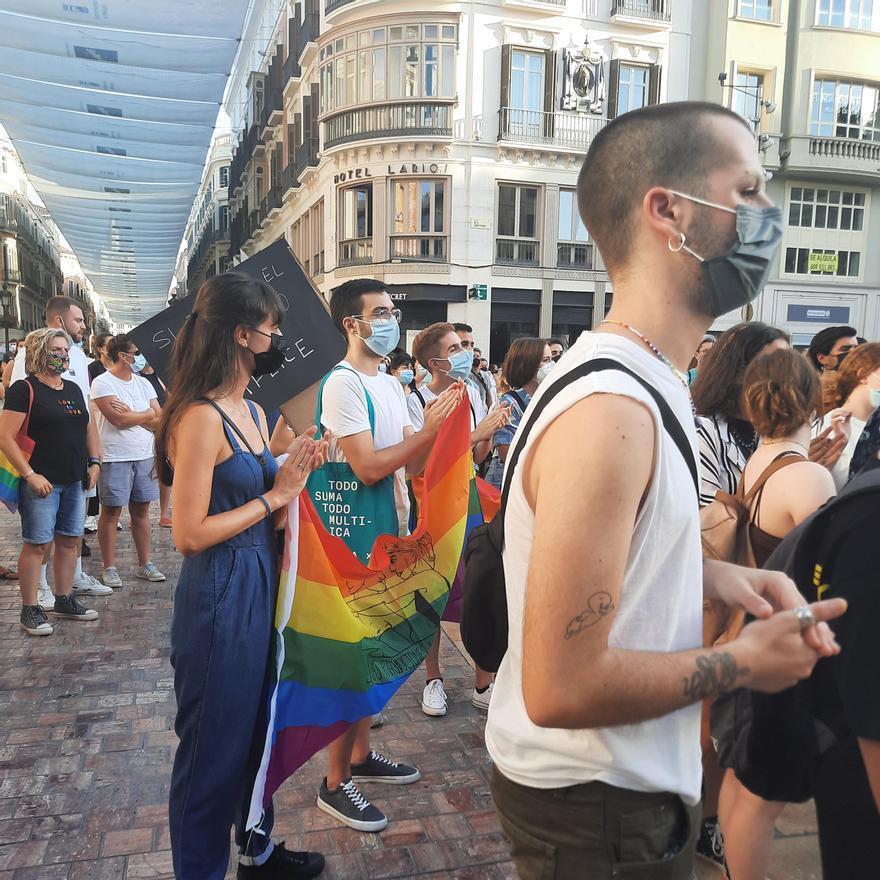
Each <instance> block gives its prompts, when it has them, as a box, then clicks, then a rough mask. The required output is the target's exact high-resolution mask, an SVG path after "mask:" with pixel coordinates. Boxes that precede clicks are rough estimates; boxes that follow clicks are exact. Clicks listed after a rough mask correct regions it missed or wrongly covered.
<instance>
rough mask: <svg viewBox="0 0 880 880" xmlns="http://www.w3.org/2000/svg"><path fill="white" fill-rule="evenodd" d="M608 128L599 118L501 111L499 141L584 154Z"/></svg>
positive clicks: (504, 108)
mask: <svg viewBox="0 0 880 880" xmlns="http://www.w3.org/2000/svg"><path fill="white" fill-rule="evenodd" d="M607 124H608V120H607V119H602V118H601V117H599V116H580V115H578V114H576V113H566V112H563V111H556V112H553V113H545V112H544V111H543V110H519V109H517V108H515V107H502V108H501V110H500V111H499V125H498V140H499V141H509V142H510V143H515V144H524V145H528V146H533V147H540V148H544V149H551V150H571V151H573V152H578V153H586V151H587V150H588V149H589V147H590V144H591V143H592V142H593V138H594V137H596V135H597V134H598V133H599V132H600V131H601V130H602V129H603V128H604V127H605V126H606V125H607Z"/></svg>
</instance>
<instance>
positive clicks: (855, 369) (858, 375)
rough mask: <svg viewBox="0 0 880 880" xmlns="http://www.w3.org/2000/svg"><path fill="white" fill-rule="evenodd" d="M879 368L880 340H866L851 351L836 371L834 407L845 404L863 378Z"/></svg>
mask: <svg viewBox="0 0 880 880" xmlns="http://www.w3.org/2000/svg"><path fill="white" fill-rule="evenodd" d="M877 369H880V342H866V343H865V344H864V345H860V346H859V347H858V348H854V349H853V350H852V351H851V352H849V353H848V354H847V356H846V357H845V358H843V360H842V361H841V362H840V366H839V367H838V368H837V370H836V372H835V373H834V382H833V388H832V390H833V392H834V407H838V406H843V405H844V404H845V403H846V401H847V400H848V399H849V396H850V394H852V393H853V391H855V390H856V388H858V387H859V384H860V383H861V381H862V379H865V378H867V377H868V376H870V375H871V373H873V372H874V371H875V370H877ZM834 407H832V409H833V408H834Z"/></svg>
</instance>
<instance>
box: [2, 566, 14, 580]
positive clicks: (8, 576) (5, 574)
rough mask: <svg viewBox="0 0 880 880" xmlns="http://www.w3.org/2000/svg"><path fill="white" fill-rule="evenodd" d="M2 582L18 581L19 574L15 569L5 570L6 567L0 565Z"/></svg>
mask: <svg viewBox="0 0 880 880" xmlns="http://www.w3.org/2000/svg"><path fill="white" fill-rule="evenodd" d="M0 580H4V581H17V580H18V572H17V571H16V570H15V569H14V568H5V567H4V566H2V565H0Z"/></svg>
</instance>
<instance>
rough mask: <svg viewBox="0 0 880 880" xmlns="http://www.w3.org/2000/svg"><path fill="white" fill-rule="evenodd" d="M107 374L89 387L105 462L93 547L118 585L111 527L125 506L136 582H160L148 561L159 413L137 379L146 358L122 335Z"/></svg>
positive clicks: (111, 348)
mask: <svg viewBox="0 0 880 880" xmlns="http://www.w3.org/2000/svg"><path fill="white" fill-rule="evenodd" d="M107 363H108V364H109V367H108V369H107V372H106V373H102V374H101V375H100V376H98V377H97V378H96V379H95V380H94V382H92V386H91V394H92V400H93V401H94V404H95V406H96V407H97V409H98V412H99V413H100V419H99V432H100V437H101V445H102V446H103V448H104V462H103V465H102V469H101V477H100V479H99V481H98V486H99V492H100V497H101V514H100V516H99V517H98V544H99V545H100V547H101V559H102V561H103V565H104V577H103V582H104V584H105V586H107V587H111V588H113V589H118V588H119V587H121V586H122V585H123V581H122V578H121V577H120V575H119V571H118V569H117V567H116V524H117V523H118V522H119V516H120V514H121V513H122V508H123V507H124V506H125V505H128V509H129V512H130V514H131V532H132V537H133V538H134V544H135V549H136V550H137V557H138V570H137V577H139V578H142V579H143V580H148V581H164V580H165V575H164V574H162V572H161V571H159V569H158V568H157V567H156V565H155V564H154V563H153V562H152V560H151V559H150V556H151V552H152V531H151V528H150V504H151V503H153V502H154V501H158V500H159V483H158V481H157V480H156V476H155V473H154V470H153V431H154V430H155V428H156V426H157V425H158V424H159V417H160V415H161V412H162V410H161V408H160V406H159V402H158V400H157V398H156V392H155V391H154V390H153V386H152V385H151V384H150V383H149V382H148V381H147V380H146V379H145V378H144V377H143V376H140V375H138V374H139V373H140V372H141V370H143V368H144V366H145V365H146V358H144V356H143V355H142V354H141V353H140V351H138V347H137V343H136V342H135V341H134V340H133V339H132V338H131V337H130V336H126V335H125V334H121V335H119V336H116V337H114V338H113V339H111V340H109V342H108V343H107Z"/></svg>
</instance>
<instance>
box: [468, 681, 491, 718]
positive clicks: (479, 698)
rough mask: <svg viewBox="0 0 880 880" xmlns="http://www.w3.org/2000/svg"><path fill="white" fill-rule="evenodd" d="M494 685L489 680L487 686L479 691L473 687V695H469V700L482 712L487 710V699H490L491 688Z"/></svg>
mask: <svg viewBox="0 0 880 880" xmlns="http://www.w3.org/2000/svg"><path fill="white" fill-rule="evenodd" d="M494 687H495V682H490V683H489V687H487V688H486V690H484V691H483V693H480V692H479V691H478V690H477V689H476V688H474V695H473V696H472V697H471V702H472V703H473V704H474V705H475V706H476V707H477V708H478V709H481V710H482V711H483V712H488V711H489V701H490V700H491V699H492V688H494Z"/></svg>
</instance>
